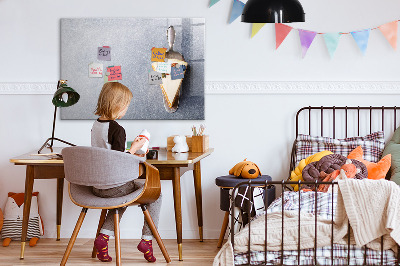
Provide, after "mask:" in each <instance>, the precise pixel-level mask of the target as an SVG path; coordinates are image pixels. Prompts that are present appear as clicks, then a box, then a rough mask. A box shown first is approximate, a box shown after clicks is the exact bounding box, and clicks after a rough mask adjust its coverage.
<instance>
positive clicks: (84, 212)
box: [60, 208, 87, 266]
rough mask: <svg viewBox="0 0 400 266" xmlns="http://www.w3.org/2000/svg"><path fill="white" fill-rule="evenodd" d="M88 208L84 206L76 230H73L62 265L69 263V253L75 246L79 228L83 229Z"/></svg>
mask: <svg viewBox="0 0 400 266" xmlns="http://www.w3.org/2000/svg"><path fill="white" fill-rule="evenodd" d="M86 212H87V208H82V211H81V214H80V215H79V218H78V221H77V222H76V225H75V229H74V232H72V236H71V239H70V240H69V243H68V246H67V249H66V250H65V253H64V257H63V258H62V260H61V263H60V265H61V266H64V265H65V264H66V263H67V260H68V257H69V254H70V253H71V250H72V247H73V246H74V243H75V240H76V237H77V236H78V233H79V230H80V229H81V226H82V223H83V220H84V219H85V216H86Z"/></svg>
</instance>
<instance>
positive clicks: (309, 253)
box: [235, 191, 396, 265]
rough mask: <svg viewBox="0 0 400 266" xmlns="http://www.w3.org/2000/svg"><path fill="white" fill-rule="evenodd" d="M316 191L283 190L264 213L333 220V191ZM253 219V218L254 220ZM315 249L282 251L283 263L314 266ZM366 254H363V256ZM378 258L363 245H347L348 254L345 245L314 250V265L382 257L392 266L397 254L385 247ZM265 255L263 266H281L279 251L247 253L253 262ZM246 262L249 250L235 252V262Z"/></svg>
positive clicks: (371, 261)
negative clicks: (297, 214) (292, 212)
mask: <svg viewBox="0 0 400 266" xmlns="http://www.w3.org/2000/svg"><path fill="white" fill-rule="evenodd" d="M315 196H316V195H315V192H313V191H310V192H292V191H290V192H285V193H284V195H283V197H280V198H278V199H276V200H275V201H274V202H273V203H272V204H271V205H270V206H269V208H268V210H267V215H268V214H270V213H274V212H280V211H282V204H283V209H284V210H285V211H298V210H299V208H300V211H301V212H307V213H312V214H316V215H318V216H320V217H321V218H325V219H329V220H331V219H332V214H333V215H335V212H336V210H335V208H336V194H332V193H322V192H318V193H317V197H315ZM261 215H265V213H263V214H259V215H257V216H256V217H254V219H257V218H258V217H260V216H261ZM254 219H253V220H254ZM332 250H333V257H334V260H333V263H332ZM314 254H315V253H314V249H303V250H301V251H300V255H298V253H297V250H285V251H284V253H283V264H284V265H298V259H300V265H313V264H314ZM364 254H366V256H364ZM382 254H383V257H382V258H381V252H379V251H375V250H371V249H368V248H364V247H357V246H355V245H350V256H349V253H348V246H347V245H340V244H334V245H333V249H332V248H331V246H325V247H322V248H317V249H316V256H317V265H333V264H334V265H347V260H348V257H349V259H350V261H349V262H350V263H349V265H363V264H364V262H366V264H367V265H380V263H381V259H383V263H384V265H395V263H396V257H395V254H394V252H393V251H392V250H385V251H384V252H383V253H382ZM265 255H266V256H267V262H266V265H280V264H281V256H282V254H281V251H267V252H266V253H265V252H262V251H253V252H250V262H251V263H250V264H251V265H256V264H260V263H262V264H263V265H264V263H265V261H264V260H265ZM244 264H248V253H239V254H235V265H244Z"/></svg>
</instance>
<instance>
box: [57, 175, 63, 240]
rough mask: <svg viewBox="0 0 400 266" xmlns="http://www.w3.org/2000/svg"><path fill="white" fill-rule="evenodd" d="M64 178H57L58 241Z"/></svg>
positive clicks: (58, 237) (58, 238)
mask: <svg viewBox="0 0 400 266" xmlns="http://www.w3.org/2000/svg"><path fill="white" fill-rule="evenodd" d="M63 192H64V178H57V241H60V231H61V216H62V203H63Z"/></svg>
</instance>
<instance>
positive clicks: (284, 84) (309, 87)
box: [0, 81, 400, 95]
mask: <svg viewBox="0 0 400 266" xmlns="http://www.w3.org/2000/svg"><path fill="white" fill-rule="evenodd" d="M56 86H57V83H55V82H53V83H52V82H48V83H46V82H44V83H41V82H37V83H0V94H17V95H18V94H28V95H29V94H39V95H40V94H47V95H48V94H49V95H52V94H53V93H54V91H55V89H56ZM205 94H217V95H218V94H400V81H209V82H206V85H205Z"/></svg>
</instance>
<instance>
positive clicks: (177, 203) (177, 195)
mask: <svg viewBox="0 0 400 266" xmlns="http://www.w3.org/2000/svg"><path fill="white" fill-rule="evenodd" d="M180 179H181V174H180V169H179V167H174V178H173V179H172V185H173V191H174V207H175V223H176V234H177V242H178V253H179V260H180V261H181V260H182V205H181V180H180Z"/></svg>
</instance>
